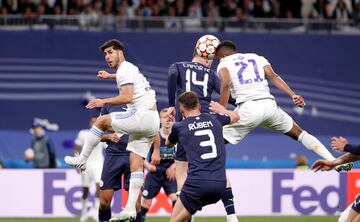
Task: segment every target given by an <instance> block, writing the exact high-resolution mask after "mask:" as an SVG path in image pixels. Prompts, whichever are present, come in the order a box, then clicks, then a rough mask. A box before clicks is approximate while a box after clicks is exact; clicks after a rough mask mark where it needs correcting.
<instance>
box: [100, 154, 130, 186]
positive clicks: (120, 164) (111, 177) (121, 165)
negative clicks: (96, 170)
mask: <svg viewBox="0 0 360 222" xmlns="http://www.w3.org/2000/svg"><path fill="white" fill-rule="evenodd" d="M122 175H124V189H125V190H129V180H130V161H129V156H128V155H111V154H106V155H105V160H104V166H103V170H102V173H101V182H100V189H101V190H109V189H113V190H115V191H116V190H119V189H121V188H122V186H121V182H122V180H121V177H122Z"/></svg>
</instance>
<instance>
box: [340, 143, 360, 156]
mask: <svg viewBox="0 0 360 222" xmlns="http://www.w3.org/2000/svg"><path fill="white" fill-rule="evenodd" d="M344 151H345V152H348V153H351V154H354V155H360V145H357V146H356V145H352V144H346V145H345V147H344Z"/></svg>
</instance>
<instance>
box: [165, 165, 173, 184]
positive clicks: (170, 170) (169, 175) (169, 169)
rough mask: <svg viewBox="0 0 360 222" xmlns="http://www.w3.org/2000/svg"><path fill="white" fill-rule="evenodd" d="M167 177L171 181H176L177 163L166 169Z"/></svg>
mask: <svg viewBox="0 0 360 222" xmlns="http://www.w3.org/2000/svg"><path fill="white" fill-rule="evenodd" d="M166 178H167V179H168V180H169V181H175V163H173V164H172V165H171V166H170V167H169V168H167V169H166Z"/></svg>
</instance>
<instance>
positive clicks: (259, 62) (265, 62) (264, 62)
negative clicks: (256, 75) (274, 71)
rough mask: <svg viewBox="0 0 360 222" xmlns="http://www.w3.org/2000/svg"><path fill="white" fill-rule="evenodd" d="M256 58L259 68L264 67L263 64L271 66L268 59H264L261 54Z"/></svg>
mask: <svg viewBox="0 0 360 222" xmlns="http://www.w3.org/2000/svg"><path fill="white" fill-rule="evenodd" d="M257 60H258V61H257V62H258V64H259V66H260V67H261V68H264V67H265V66H271V64H270V63H269V61H268V60H267V59H265V57H263V56H258V58H257Z"/></svg>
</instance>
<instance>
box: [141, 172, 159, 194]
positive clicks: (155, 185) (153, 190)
mask: <svg viewBox="0 0 360 222" xmlns="http://www.w3.org/2000/svg"><path fill="white" fill-rule="evenodd" d="M161 186H162V180H161V178H159V176H158V175H157V174H156V173H148V174H147V175H146V179H145V183H144V189H143V192H142V196H143V197H144V198H147V199H152V198H154V197H156V195H157V194H158V193H159V191H160V189H161Z"/></svg>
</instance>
